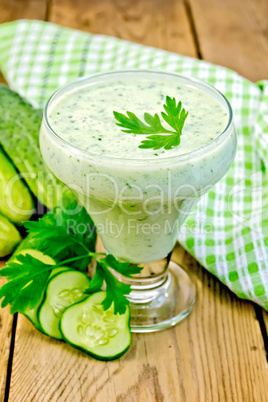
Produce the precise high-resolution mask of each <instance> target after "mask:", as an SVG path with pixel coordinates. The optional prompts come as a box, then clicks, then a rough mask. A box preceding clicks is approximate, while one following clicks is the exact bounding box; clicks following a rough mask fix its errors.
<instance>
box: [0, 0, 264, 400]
mask: <svg viewBox="0 0 268 402" xmlns="http://www.w3.org/2000/svg"><path fill="white" fill-rule="evenodd" d="M259 1H260V7H262V8H260V9H261V10H262V11H261V13H262V15H264V12H263V4H264V3H263V0H259ZM197 2H199V3H200V4H197ZM216 3H217V4H218V5H217V7H214V4H216ZM219 3H220V2H219V0H213V1H212V0H198V1H197V0H190V3H188V1H187V0H186V1H184V2H183V1H182V0H181V1H180V0H179V1H176V0H166V1H165V2H163V1H160V0H155V1H154V0H146V1H144V0H123V1H122V0H117V1H115V0H91V1H88V0H87V1H86V0H84V1H82V0H76V1H72V0H53V1H48V5H49V8H48V9H47V11H46V10H45V7H44V4H45V1H41V0H24V1H22V0H17V1H15V0H11V1H9V0H0V9H1V14H0V21H4V20H12V19H16V18H40V19H44V18H45V17H46V16H48V17H49V20H50V21H53V22H56V23H59V24H62V25H66V26H70V27H74V28H78V29H82V30H86V31H90V32H92V33H102V34H109V35H114V36H117V37H122V38H123V39H127V40H131V41H136V42H139V43H144V44H148V45H152V46H156V47H162V48H165V49H168V50H172V51H176V52H179V53H182V54H186V55H191V56H196V55H197V53H198V52H197V50H198V49H197V48H196V47H195V41H196V38H195V31H194V30H193V29H192V30H191V25H192V28H193V27H194V26H196V28H197V41H199V45H200V49H201V52H202V54H203V55H204V56H205V58H206V59H207V60H209V61H216V62H219V63H221V64H223V65H227V66H232V67H233V68H234V69H237V70H239V69H241V71H240V70H239V71H240V72H242V68H245V69H247V71H246V70H243V71H245V73H243V72H242V73H243V74H245V75H246V74H247V73H249V74H250V78H252V79H254V80H257V79H258V77H259V74H260V68H261V69H262V68H263V67H262V66H256V63H255V59H254V58H252V57H251V55H253V53H250V52H252V44H251V42H249V44H250V47H247V48H246V50H245V46H248V44H247V45H245V44H244V42H243V41H242V39H241V43H240V46H241V47H239V40H238V39H239V35H241V37H242V34H239V33H237V32H236V29H233V31H232V30H230V31H229V32H227V31H226V28H227V27H228V26H229V25H228V24H229V20H228V21H227V20H226V18H224V17H225V16H226V14H228V12H227V11H226V10H227V7H224V6H223V5H222V4H223V3H222V2H221V4H219ZM227 3H228V9H229V12H231V10H233V9H234V8H235V7H236V9H237V10H239V11H240V10H242V8H243V7H246V11H243V12H240V14H239V15H238V16H237V18H236V19H234V18H235V17H233V16H231V17H230V18H231V20H232V21H233V24H234V23H235V21H237V31H240V30H241V29H242V31H243V35H244V31H245V26H246V24H247V21H248V20H247V19H246V20H245V21H244V20H243V18H244V17H243V16H246V15H249V16H250V15H251V13H250V12H249V11H248V10H250V9H252V10H253V11H252V16H253V17H254V16H256V15H259V14H258V13H259V11H258V10H257V9H256V6H255V4H256V3H257V2H255V1H254V0H245V1H242V0H240V1H238V0H227ZM3 4H4V11H2V9H3V8H2V5H3ZM224 4H226V3H224ZM234 4H236V6H234ZM191 7H192V8H191ZM224 8H225V9H224ZM223 9H224V10H223ZM211 10H212V11H211ZM48 11H49V12H48ZM256 13H257V14H256ZM262 15H261V17H260V21H261V22H260V24H259V27H260V30H262V29H263V19H262ZM191 16H193V21H192V20H191ZM205 17H206V18H205ZM199 18H200V19H201V21H202V24H203V25H204V24H207V25H208V26H211V24H212V23H214V20H213V19H214V18H215V20H219V19H220V18H222V21H219V22H218V23H219V25H218V26H219V31H217V30H216V29H215V31H213V30H211V31H209V32H210V34H209V35H208V34H206V35H204V34H203V36H202V32H200V29H205V28H204V27H203V26H201V22H200V23H199ZM247 18H248V17H247ZM258 18H259V17H258ZM254 19H255V20H256V18H255V17H254ZM211 20H212V21H211ZM224 24H226V25H224ZM248 24H249V27H250V32H251V33H252V32H253V36H255V34H256V37H259V35H262V33H261V34H260V33H259V31H258V29H257V28H256V32H254V29H253V28H252V25H251V24H252V22H248ZM200 26H201V28H200ZM214 27H215V25H214ZM224 27H226V28H224ZM217 32H221V33H217ZM199 33H200V34H199ZM224 35H226V36H227V37H228V38H227V39H228V40H227V39H226V38H225V37H224ZM194 39H195V40H194ZM209 41H210V42H211V45H210V44H209ZM216 41H217V42H216ZM252 41H253V43H254V44H255V42H254V41H255V39H254V38H253V39H252ZM256 41H257V42H258V43H259V40H258V39H256ZM227 42H228V43H229V47H228V45H227ZM215 43H218V44H219V48H220V49H221V52H222V54H220V51H219V50H217V49H216V50H217V52H216V50H215V49H214V47H215ZM241 44H243V46H242V45H241ZM261 44H262V45H261V46H263V41H261ZM213 46H214V47H213ZM253 47H254V46H253ZM257 47H258V49H260V46H257ZM230 49H231V51H232V52H230ZM214 51H215V56H214ZM240 51H241V54H242V56H243V58H244V59H245V60H246V62H247V64H248V65H247V66H244V65H243V63H241V61H240V57H236V53H237V54H239V52H240ZM253 52H257V53H258V52H259V50H257V49H256V50H254V51H253ZM258 54H259V55H260V57H263V53H262V51H261V52H260V53H258ZM242 56H241V57H242ZM213 57H215V60H213ZM217 58H218V59H217ZM244 59H243V60H244ZM266 60H267V58H265V62H266ZM245 64H246V63H245ZM261 64H262V63H260V65H261ZM248 76H249V75H248ZM173 259H174V260H176V261H178V262H180V263H181V264H182V265H183V266H184V267H185V268H187V269H189V270H190V272H191V273H192V275H193V277H194V278H195V280H196V283H197V288H198V300H197V304H196V306H195V309H194V310H193V312H192V314H191V315H190V317H189V318H188V319H187V320H185V321H183V322H182V323H181V324H179V325H177V326H176V327H174V328H172V329H169V330H166V331H162V332H159V333H154V334H146V335H144V334H142V335H134V336H133V343H132V345H131V349H130V350H129V352H128V353H127V354H126V355H125V356H123V357H122V358H121V359H120V360H118V361H115V362H110V363H104V362H98V361H95V360H93V359H91V358H89V357H87V356H85V355H83V354H82V353H80V352H78V351H75V350H74V349H72V348H70V347H69V346H67V345H65V344H63V343H61V342H58V341H55V340H53V339H50V338H48V337H46V336H44V335H42V334H41V333H39V332H38V331H37V330H35V329H34V327H33V326H32V325H31V324H30V323H29V321H28V320H27V319H26V318H24V317H23V316H19V319H18V326H17V331H16V339H15V350H14V358H13V366H12V375H11V384H10V395H9V400H10V401H11V402H14V401H15V402H16V401H18V402H21V401H27V402H28V401H34V402H35V401H37V402H39V401H48V402H50V401H57V402H58V401H59V402H61V401H67V402H69V401H72V402H73V401H74V402H76V401H79V402H80V401H83V402H84V401H86V402H88V401H92V402H98V401H100V402H102V401H109V402H110V401H116V402H121V401H122V402H123V401H124V402H125V401H126V402H128V401H129V402H134V401H135V402H136V401H141V402H143V401H148V402H150V401H168V402H173V401H174V402H175V401H176V402H177V401H189V402H195V401H199V400H200V401H213V402H214V401H228V402H229V401H232V400H233V401H258V402H259V401H260V402H261V401H266V395H267V388H268V383H267V378H268V376H267V374H268V373H267V362H266V355H265V351H264V343H263V338H262V334H261V331H260V326H259V322H258V321H257V320H256V316H255V310H254V306H253V305H252V304H251V303H247V302H243V301H240V300H238V299H237V298H236V297H235V296H233V295H231V294H230V292H229V291H228V290H226V288H225V287H224V286H223V285H221V284H220V283H219V282H218V281H217V280H216V279H215V278H213V277H211V276H210V275H209V274H208V273H206V271H205V270H203V269H202V268H201V267H200V266H199V265H198V264H197V263H196V262H195V260H194V259H193V258H192V257H191V256H190V255H189V254H187V253H186V252H185V251H184V250H183V249H182V248H180V247H177V248H176V250H175V252H174V255H173ZM0 317H2V322H3V323H4V326H3V327H2V328H4V329H2V328H0V342H1V343H0V361H1V366H0V387H1V388H0V401H2V399H3V395H4V394H3V392H4V383H5V377H6V367H7V361H8V354H9V353H8V348H9V344H10V334H11V324H12V317H10V316H9V315H8V312H7V310H0ZM264 317H266V316H264ZM4 345H6V346H4ZM2 359H3V360H2ZM2 361H3V362H4V364H3V365H2Z"/></svg>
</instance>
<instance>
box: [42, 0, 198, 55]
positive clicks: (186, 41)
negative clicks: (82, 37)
mask: <svg viewBox="0 0 268 402" xmlns="http://www.w3.org/2000/svg"><path fill="white" fill-rule="evenodd" d="M49 21H52V22H55V23H58V24H61V25H64V26H68V27H71V28H77V29H82V30H84V31H88V32H91V33H99V34H106V35H112V36H116V37H118V38H123V39H126V40H129V41H133V42H138V43H142V44H144V45H149V46H155V47H160V48H162V49H166V50H170V51H174V52H177V53H182V54H184V55H188V56H196V50H195V46H194V42H193V38H192V34H191V30H190V25H189V22H188V19H187V14H186V10H185V7H184V4H183V0H166V1H164V2H163V1H162V0H146V1H143V0H125V1H122V0H112V1H111V0H91V1H87V0H76V1H73V0H54V1H53V3H52V5H51V8H50V14H49Z"/></svg>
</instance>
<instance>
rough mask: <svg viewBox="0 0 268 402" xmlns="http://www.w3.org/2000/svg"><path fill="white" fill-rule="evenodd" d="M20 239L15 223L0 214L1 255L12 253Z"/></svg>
mask: <svg viewBox="0 0 268 402" xmlns="http://www.w3.org/2000/svg"><path fill="white" fill-rule="evenodd" d="M20 240H21V237H20V234H19V232H18V231H17V229H16V228H15V226H14V225H13V223H11V222H10V221H9V220H8V219H7V218H5V217H4V216H2V215H0V257H5V256H6V255H8V254H10V253H11V252H12V251H13V250H14V248H15V247H16V245H17V244H18V243H19V242H20Z"/></svg>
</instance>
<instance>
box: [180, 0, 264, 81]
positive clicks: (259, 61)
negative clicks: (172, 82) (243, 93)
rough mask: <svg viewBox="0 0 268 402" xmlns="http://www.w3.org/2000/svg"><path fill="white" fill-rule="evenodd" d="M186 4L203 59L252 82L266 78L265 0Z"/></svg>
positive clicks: (205, 0)
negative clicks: (188, 6) (232, 70)
mask: <svg viewBox="0 0 268 402" xmlns="http://www.w3.org/2000/svg"><path fill="white" fill-rule="evenodd" d="M187 1H188V0H187ZM189 4H190V6H191V11H192V14H193V19H194V23H195V27H196V31H197V37H198V42H199V45H200V50H201V54H202V56H203V57H204V59H205V60H207V61H210V62H212V63H216V64H221V65H223V66H226V67H229V68H232V69H234V70H236V71H238V72H239V73H240V74H241V75H243V76H245V77H246V78H249V79H250V80H252V81H258V80H261V79H265V78H266V79H267V78H268V57H267V55H268V37H267V32H268V31H267V30H268V2H267V0H257V1H254V0H224V1H222V0H189Z"/></svg>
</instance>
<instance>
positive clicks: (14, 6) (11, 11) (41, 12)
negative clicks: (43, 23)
mask: <svg viewBox="0 0 268 402" xmlns="http://www.w3.org/2000/svg"><path fill="white" fill-rule="evenodd" d="M46 9H47V4H46V0H1V2H0V10H1V11H0V23H2V22H8V21H14V20H16V19H22V18H28V19H41V20H44V19H45V18H46Z"/></svg>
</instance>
